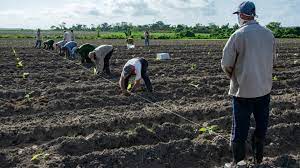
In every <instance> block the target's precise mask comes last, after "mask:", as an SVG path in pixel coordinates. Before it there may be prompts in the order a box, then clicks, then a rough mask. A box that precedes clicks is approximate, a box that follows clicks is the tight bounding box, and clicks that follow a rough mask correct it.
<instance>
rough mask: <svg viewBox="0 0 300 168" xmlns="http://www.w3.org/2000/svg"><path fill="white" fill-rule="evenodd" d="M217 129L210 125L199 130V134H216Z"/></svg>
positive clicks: (215, 126)
mask: <svg viewBox="0 0 300 168" xmlns="http://www.w3.org/2000/svg"><path fill="white" fill-rule="evenodd" d="M217 129H218V126H217V125H212V126H207V127H202V128H200V129H199V132H200V133H201V134H205V133H208V134H213V133H216V131H217Z"/></svg>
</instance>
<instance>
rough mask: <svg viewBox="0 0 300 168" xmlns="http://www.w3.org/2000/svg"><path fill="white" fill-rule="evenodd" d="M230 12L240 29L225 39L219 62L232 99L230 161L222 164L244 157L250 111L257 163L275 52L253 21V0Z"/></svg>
mask: <svg viewBox="0 0 300 168" xmlns="http://www.w3.org/2000/svg"><path fill="white" fill-rule="evenodd" d="M234 14H237V16H238V20H239V25H240V28H239V29H238V30H237V31H236V32H235V33H234V34H233V35H231V37H230V38H229V40H228V42H227V44H226V46H225V48H224V50H223V58H222V61H221V65H222V69H223V70H224V72H225V73H226V74H227V76H228V78H230V90H229V95H231V96H232V99H233V101H232V103H233V104H232V106H233V113H232V116H233V117H232V120H233V121H232V122H233V124H232V135H231V147H232V152H233V162H232V163H228V164H225V167H227V168H230V167H235V165H236V164H237V163H239V162H240V161H242V160H244V159H245V153H246V152H245V151H246V149H245V148H246V147H245V141H246V140H247V136H248V131H249V126H250V116H251V114H252V113H253V115H254V118H255V131H254V133H253V134H252V148H253V152H254V153H253V156H254V161H255V164H258V165H259V164H260V163H261V162H262V161H263V149H264V140H265V137H266V132H267V128H268V122H269V111H270V92H271V89H272V72H273V61H274V60H275V55H276V54H275V38H274V36H273V34H272V32H271V31H270V30H268V29H266V28H265V27H263V26H261V25H260V24H259V23H258V22H257V21H256V20H255V16H256V12H255V5H254V3H253V2H250V1H246V2H243V3H242V4H241V5H240V6H239V8H238V11H237V12H235V13H234ZM242 163H243V162H241V163H239V164H242ZM243 164H244V163H243Z"/></svg>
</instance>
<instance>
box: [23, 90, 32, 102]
mask: <svg viewBox="0 0 300 168" xmlns="http://www.w3.org/2000/svg"><path fill="white" fill-rule="evenodd" d="M32 93H34V91H32V92H30V93H28V94H26V95H25V96H24V98H25V99H26V100H27V101H31V100H32V97H31V96H32Z"/></svg>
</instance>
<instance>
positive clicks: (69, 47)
mask: <svg viewBox="0 0 300 168" xmlns="http://www.w3.org/2000/svg"><path fill="white" fill-rule="evenodd" d="M75 47H77V43H76V42H75V41H70V42H67V43H66V44H65V45H64V46H63V47H62V51H63V52H64V54H65V56H66V57H67V58H71V59H75V50H76V48H75Z"/></svg>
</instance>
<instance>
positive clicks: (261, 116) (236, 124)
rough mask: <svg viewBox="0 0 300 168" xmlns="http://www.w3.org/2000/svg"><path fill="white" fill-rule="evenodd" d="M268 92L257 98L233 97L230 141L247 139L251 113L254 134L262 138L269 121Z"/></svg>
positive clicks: (240, 141)
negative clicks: (253, 121)
mask: <svg viewBox="0 0 300 168" xmlns="http://www.w3.org/2000/svg"><path fill="white" fill-rule="evenodd" d="M269 106H270V94H267V95H265V96H262V97H257V98H240V97H233V115H232V120H233V122H232V142H234V143H244V142H245V141H246V140H247V136H248V131H249V126H250V116H251V114H252V113H253V115H254V119H255V123H256V127H255V131H254V136H255V137H257V138H259V139H261V140H264V139H265V136H266V132H267V128H268V122H269V110H270V108H269Z"/></svg>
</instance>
